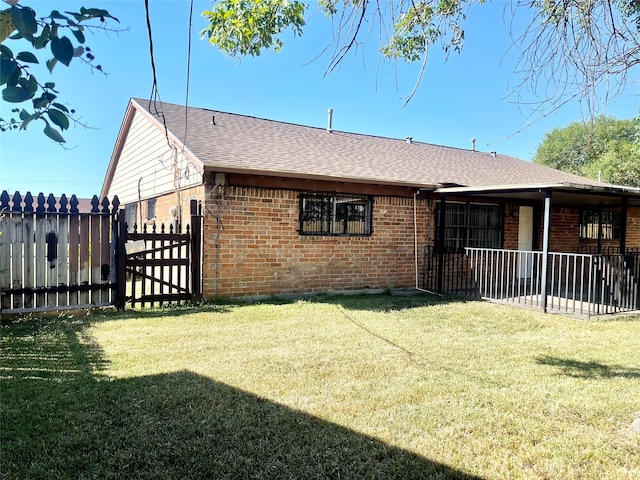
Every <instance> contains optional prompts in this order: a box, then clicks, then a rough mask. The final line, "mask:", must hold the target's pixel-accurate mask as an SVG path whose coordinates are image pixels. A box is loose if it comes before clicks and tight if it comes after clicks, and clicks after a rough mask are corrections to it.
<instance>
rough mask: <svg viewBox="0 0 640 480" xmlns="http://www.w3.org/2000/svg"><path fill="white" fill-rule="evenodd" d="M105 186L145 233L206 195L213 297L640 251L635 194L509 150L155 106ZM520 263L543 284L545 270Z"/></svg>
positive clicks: (418, 281)
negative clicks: (478, 263)
mask: <svg viewBox="0 0 640 480" xmlns="http://www.w3.org/2000/svg"><path fill="white" fill-rule="evenodd" d="M151 110H153V111H154V112H161V113H162V115H163V116H164V121H165V122H166V125H167V131H166V132H165V130H164V123H163V122H161V121H160V120H159V115H158V113H151ZM185 113H186V115H187V118H188V119H189V120H188V121H189V128H188V130H187V129H185V128H184V125H183V123H184V118H185ZM187 131H188V135H189V136H188V138H185V137H184V134H185V132H187ZM102 194H103V195H107V196H109V197H111V196H113V195H116V194H117V195H118V196H119V198H120V201H121V203H123V204H126V207H125V208H126V209H127V212H128V223H129V226H130V228H132V225H135V226H136V228H143V226H144V225H145V224H147V223H149V224H151V223H152V222H154V221H155V222H158V223H165V224H166V225H173V226H175V227H177V225H178V224H185V223H188V221H189V217H188V216H187V215H186V213H185V212H187V211H188V210H187V207H186V206H187V204H188V202H190V201H191V200H196V201H197V202H198V204H199V206H200V209H201V211H202V213H203V245H202V253H203V256H202V258H203V265H202V286H203V294H204V295H205V296H207V297H213V296H247V295H271V294H283V293H307V292H324V291H345V290H377V289H395V288H408V287H419V288H428V289H436V290H447V288H446V286H447V285H448V284H450V283H452V282H453V283H455V282H454V280H453V278H454V277H455V275H452V272H451V271H449V272H445V271H444V270H446V268H447V265H449V264H447V261H446V256H455V255H461V254H465V249H468V248H475V249H489V250H519V251H530V252H535V251H540V252H541V251H545V247H546V252H564V253H572V254H576V255H577V254H602V253H606V252H611V253H614V252H615V253H625V252H628V251H630V250H632V249H633V248H636V247H640V197H639V196H638V192H637V191H635V190H634V189H628V188H624V187H617V186H612V185H604V184H601V183H599V182H595V181H592V180H588V179H585V178H581V177H578V176H575V175H571V174H568V173H565V172H560V171H557V170H553V169H549V168H546V167H542V166H539V165H534V164H531V163H529V162H524V161H522V160H518V159H515V158H512V157H508V156H504V155H499V154H496V153H495V152H492V153H485V152H479V151H475V150H463V149H456V148H449V147H442V146H437V145H430V144H424V143H420V142H415V141H412V140H411V139H406V140H398V139H390V138H383V137H373V136H368V135H358V134H352V133H347V132H340V131H336V130H326V129H322V128H314V127H307V126H301V125H294V124H288V123H283V122H275V121H271V120H264V119H258V118H254V117H247V116H242V115H235V114H229V113H224V112H218V111H212V110H207V109H198V108H191V107H190V108H188V109H187V110H186V111H185V107H183V106H178V105H171V104H156V105H154V108H153V109H151V108H150V106H149V105H145V102H144V101H142V100H132V101H131V103H130V105H129V107H128V109H127V112H126V114H125V119H124V121H123V126H122V129H121V132H120V135H119V138H118V141H117V143H116V146H115V149H114V153H113V156H112V159H111V163H110V166H109V170H108V172H107V176H106V179H105V184H104V186H103V191H102ZM167 228H168V227H167ZM518 258H521V257H518ZM522 258H524V257H522ZM517 268H518V278H523V277H522V276H524V278H527V276H529V277H530V276H531V275H532V274H533V272H534V270H535V268H537V267H535V268H534V265H533V263H530V264H529V266H527V265H523V266H518V267H517ZM449 270H451V268H449ZM565 270H566V269H565ZM563 271H564V270H563ZM634 275H635V272H634Z"/></svg>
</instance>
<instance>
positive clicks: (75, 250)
mask: <svg viewBox="0 0 640 480" xmlns="http://www.w3.org/2000/svg"><path fill="white" fill-rule="evenodd" d="M79 254H80V216H79V215H71V216H69V286H71V287H77V286H78V273H79V272H78V270H79V262H78V256H79ZM78 297H79V293H78V291H71V292H69V305H78Z"/></svg>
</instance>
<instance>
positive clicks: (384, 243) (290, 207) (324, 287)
mask: <svg viewBox="0 0 640 480" xmlns="http://www.w3.org/2000/svg"><path fill="white" fill-rule="evenodd" d="M298 196H299V192H296V191H292V190H283V189H268V188H257V187H226V188H225V192H224V195H219V196H216V195H209V196H208V200H207V204H206V209H205V218H204V229H203V238H204V245H203V252H204V255H203V278H204V287H203V292H204V296H205V297H212V296H216V295H220V296H244V295H269V294H283V293H302V292H322V291H345V290H360V289H378V288H390V289H391V288H401V287H411V286H414V285H415V271H414V268H415V264H414V262H415V260H414V222H413V198H399V197H384V196H377V197H375V198H374V210H373V229H374V232H373V234H372V235H370V236H361V237H356V236H354V237H342V236H339V237H334V236H309V235H300V234H299V232H298V230H299V200H298ZM212 197H213V198H212ZM417 207H418V210H419V212H420V215H419V223H418V232H419V245H424V244H425V243H426V242H427V241H428V238H427V237H428V236H429V232H428V230H427V226H428V225H427V224H428V221H427V218H429V215H425V211H426V208H427V201H426V200H422V199H418V203H417ZM218 218H219V221H218V220H217V219H218Z"/></svg>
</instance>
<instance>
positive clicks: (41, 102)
mask: <svg viewBox="0 0 640 480" xmlns="http://www.w3.org/2000/svg"><path fill="white" fill-rule="evenodd" d="M56 98H57V97H56V96H55V95H54V94H53V93H50V92H44V93H43V94H42V95H40V96H39V97H38V98H34V99H33V108H35V109H39V108H46V107H48V106H49V104H50V103H51V102H53V101H54V100H55V99H56Z"/></svg>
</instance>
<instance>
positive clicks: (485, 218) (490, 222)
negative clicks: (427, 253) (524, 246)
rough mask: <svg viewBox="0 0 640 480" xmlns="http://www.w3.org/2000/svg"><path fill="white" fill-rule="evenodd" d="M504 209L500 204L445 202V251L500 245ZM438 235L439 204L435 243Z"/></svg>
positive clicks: (496, 246)
mask: <svg viewBox="0 0 640 480" xmlns="http://www.w3.org/2000/svg"><path fill="white" fill-rule="evenodd" d="M503 218H504V215H503V212H502V208H501V207H500V206H499V205H485V204H479V203H447V204H446V207H445V229H444V247H445V251H447V252H456V251H461V250H462V249H463V248H464V247H479V248H502V232H503ZM439 238H440V204H438V206H437V208H436V245H439V244H440V243H439Z"/></svg>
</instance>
